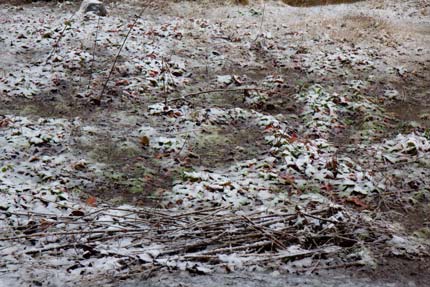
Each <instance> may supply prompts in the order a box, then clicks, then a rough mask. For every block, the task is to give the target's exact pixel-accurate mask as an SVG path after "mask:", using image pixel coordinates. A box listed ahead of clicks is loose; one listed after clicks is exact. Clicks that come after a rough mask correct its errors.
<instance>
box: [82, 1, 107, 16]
mask: <svg viewBox="0 0 430 287" xmlns="http://www.w3.org/2000/svg"><path fill="white" fill-rule="evenodd" d="M79 12H80V13H82V14H85V13H94V14H95V15H98V16H106V15H107V10H106V7H105V5H104V4H103V3H102V2H100V1H98V0H84V1H82V4H81V7H80V8H79Z"/></svg>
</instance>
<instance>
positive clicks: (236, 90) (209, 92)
mask: <svg viewBox="0 0 430 287" xmlns="http://www.w3.org/2000/svg"><path fill="white" fill-rule="evenodd" d="M267 90H268V89H262V88H236V89H214V90H206V91H201V92H195V93H190V94H186V95H184V96H182V97H179V98H175V99H170V100H169V102H176V101H182V100H183V101H187V99H186V97H195V96H198V95H203V94H211V93H221V92H224V93H227V92H241V91H267Z"/></svg>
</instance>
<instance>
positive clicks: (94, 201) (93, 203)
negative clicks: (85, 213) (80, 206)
mask: <svg viewBox="0 0 430 287" xmlns="http://www.w3.org/2000/svg"><path fill="white" fill-rule="evenodd" d="M86 204H88V205H89V206H92V207H96V206H97V199H96V198H95V197H94V196H90V197H88V198H87V200H86Z"/></svg>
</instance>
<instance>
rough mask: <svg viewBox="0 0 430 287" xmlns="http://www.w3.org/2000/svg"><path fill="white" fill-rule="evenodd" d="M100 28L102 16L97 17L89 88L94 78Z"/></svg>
mask: <svg viewBox="0 0 430 287" xmlns="http://www.w3.org/2000/svg"><path fill="white" fill-rule="evenodd" d="M99 28H100V16H99V17H98V19H97V27H96V35H95V37H94V45H93V58H92V59H91V67H90V76H89V79H88V88H87V90H89V89H90V87H91V81H92V80H93V71H94V60H95V57H96V48H97V36H98V33H99Z"/></svg>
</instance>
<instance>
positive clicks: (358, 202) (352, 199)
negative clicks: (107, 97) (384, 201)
mask: <svg viewBox="0 0 430 287" xmlns="http://www.w3.org/2000/svg"><path fill="white" fill-rule="evenodd" d="M346 201H347V202H350V203H353V204H355V205H357V206H359V207H361V208H364V209H367V208H368V207H369V206H368V205H367V204H366V203H364V202H363V201H362V200H361V199H359V198H358V197H357V196H350V197H348V198H347V199H346Z"/></svg>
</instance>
